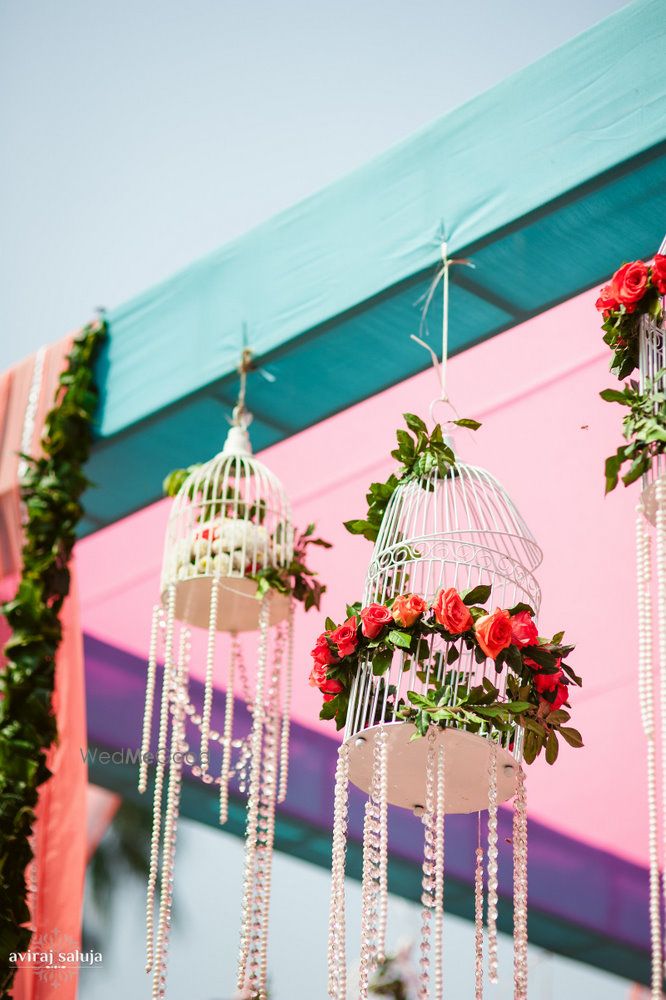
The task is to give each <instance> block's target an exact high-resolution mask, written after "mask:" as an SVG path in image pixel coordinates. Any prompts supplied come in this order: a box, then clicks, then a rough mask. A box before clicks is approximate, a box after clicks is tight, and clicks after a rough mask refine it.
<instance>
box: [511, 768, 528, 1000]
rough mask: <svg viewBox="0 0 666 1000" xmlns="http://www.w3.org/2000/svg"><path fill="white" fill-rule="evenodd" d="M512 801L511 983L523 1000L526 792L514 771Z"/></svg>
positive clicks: (517, 999)
mask: <svg viewBox="0 0 666 1000" xmlns="http://www.w3.org/2000/svg"><path fill="white" fill-rule="evenodd" d="M516 780H517V784H516V796H515V798H514V800H513V982H514V1000H527V789H526V786H525V772H524V771H523V769H522V767H519V768H518V773H517V779H516Z"/></svg>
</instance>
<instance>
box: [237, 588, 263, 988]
mask: <svg viewBox="0 0 666 1000" xmlns="http://www.w3.org/2000/svg"><path fill="white" fill-rule="evenodd" d="M269 601H270V593H268V594H265V595H264V596H263V597H262V599H261V608H260V610H259V654H258V657H257V682H256V690H255V698H254V708H253V713H252V732H251V735H250V746H251V765H250V767H251V770H250V788H249V792H248V800H247V819H246V826H245V870H244V879H243V903H242V908H241V935H240V948H239V954H238V976H237V983H236V985H237V987H238V989H239V990H242V989H243V988H244V987H245V986H246V984H247V960H248V956H249V952H250V932H251V922H252V896H253V892H254V876H255V855H256V848H257V823H258V818H259V796H260V792H261V780H260V779H261V747H262V737H263V726H264V678H265V674H266V661H267V659H268V623H269Z"/></svg>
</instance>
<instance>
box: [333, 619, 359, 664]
mask: <svg viewBox="0 0 666 1000" xmlns="http://www.w3.org/2000/svg"><path fill="white" fill-rule="evenodd" d="M357 628H358V622H357V620H356V615H354V616H353V617H352V618H348V619H347V621H346V622H345V623H344V625H338V627H337V628H336V629H335V631H334V632H331V641H332V642H334V643H335V645H336V646H337V647H338V653H339V655H340V656H349V654H350V653H353V652H354V650H355V649H356V647H357V646H358V635H357V633H356V630H357Z"/></svg>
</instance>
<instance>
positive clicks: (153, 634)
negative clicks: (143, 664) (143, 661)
mask: <svg viewBox="0 0 666 1000" xmlns="http://www.w3.org/2000/svg"><path fill="white" fill-rule="evenodd" d="M161 615H162V608H161V607H160V605H159V604H156V605H155V606H154V608H153V617H152V621H151V625H150V645H149V647H148V671H147V674H146V703H145V707H144V710H143V730H142V733H141V760H140V761H139V791H140V792H141V794H143V793H144V792H145V791H146V788H147V787H148V754H149V752H150V737H151V733H152V728H153V701H154V699H155V674H156V673H157V635H158V632H159V623H160V618H161Z"/></svg>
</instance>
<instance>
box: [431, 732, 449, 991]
mask: <svg viewBox="0 0 666 1000" xmlns="http://www.w3.org/2000/svg"><path fill="white" fill-rule="evenodd" d="M445 765H446V761H445V751H444V740H443V737H440V741H439V746H438V748H437V804H436V814H435V816H436V818H435V932H434V935H433V947H434V950H435V1000H443V996H444V954H443V947H444V815H445V811H446V810H445V803H446V798H445V795H446V789H445Z"/></svg>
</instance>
